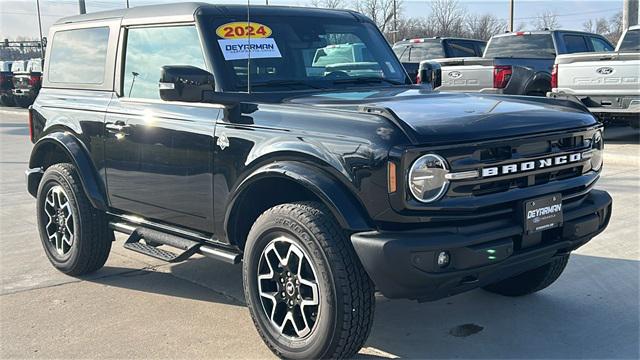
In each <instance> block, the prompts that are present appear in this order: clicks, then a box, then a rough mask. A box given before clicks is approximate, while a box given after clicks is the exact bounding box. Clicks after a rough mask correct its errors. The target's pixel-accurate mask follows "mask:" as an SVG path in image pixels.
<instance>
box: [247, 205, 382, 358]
mask: <svg viewBox="0 0 640 360" xmlns="http://www.w3.org/2000/svg"><path fill="white" fill-rule="evenodd" d="M242 270H243V280H244V293H245V299H246V301H247V305H248V307H249V310H250V312H251V317H252V319H253V322H254V324H255V325H256V328H257V329H258V333H259V334H260V336H261V337H262V339H263V340H264V341H265V343H266V344H267V346H269V348H270V349H271V351H273V352H274V353H275V354H276V355H277V356H279V357H281V358H286V359H318V358H331V359H333V358H349V357H352V356H353V355H354V354H355V353H356V352H357V351H358V350H359V349H360V348H361V347H362V345H363V344H364V342H365V340H366V339H367V337H368V336H369V331H370V330H371V324H372V321H373V314H374V307H375V301H374V300H375V299H374V288H373V284H372V282H371V280H370V279H369V277H368V275H367V273H366V272H365V271H364V269H363V267H362V265H361V264H360V260H359V259H358V257H357V255H356V253H355V251H354V250H353V248H352V247H351V245H350V242H349V239H348V238H347V236H346V234H345V233H344V231H343V230H342V229H341V228H340V226H338V224H337V222H336V220H335V219H334V218H333V216H332V215H331V213H330V211H329V210H328V209H327V208H326V207H325V206H323V205H321V204H319V203H316V202H296V203H290V204H283V205H278V206H275V207H273V208H271V209H269V210H267V211H265V212H264V213H263V214H262V215H261V216H260V217H259V218H258V220H256V222H255V223H254V225H253V227H252V228H251V231H250V232H249V236H248V237H247V245H246V248H245V255H244V263H243V268H242Z"/></svg>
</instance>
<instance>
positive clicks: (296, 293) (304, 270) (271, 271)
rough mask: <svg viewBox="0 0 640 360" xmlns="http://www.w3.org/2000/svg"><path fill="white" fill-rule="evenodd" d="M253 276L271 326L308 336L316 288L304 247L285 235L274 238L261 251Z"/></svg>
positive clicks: (316, 305) (296, 335) (285, 332)
mask: <svg viewBox="0 0 640 360" xmlns="http://www.w3.org/2000/svg"><path fill="white" fill-rule="evenodd" d="M257 280H258V281H257V283H258V295H259V298H260V301H261V303H262V308H263V310H264V312H265V315H266V316H267V318H268V319H269V321H270V322H271V324H272V325H273V327H274V328H275V329H277V330H278V331H279V332H280V334H282V335H284V336H287V337H292V338H304V337H306V336H308V335H309V334H310V333H311V332H312V331H313V328H314V325H315V323H316V319H315V314H316V313H317V312H318V308H319V305H320V301H319V294H320V289H319V286H318V284H317V276H316V272H315V269H314V266H313V264H312V263H311V262H310V259H309V257H308V256H307V255H306V253H305V252H304V250H302V248H301V247H300V246H299V245H298V244H297V243H296V242H294V241H293V240H291V239H290V238H288V237H286V236H280V237H277V238H275V239H274V240H272V241H271V242H270V243H269V244H268V245H267V246H266V247H265V248H264V250H263V251H262V254H261V257H260V260H259V263H258V274H257ZM303 290H304V291H303ZM310 315H311V316H310Z"/></svg>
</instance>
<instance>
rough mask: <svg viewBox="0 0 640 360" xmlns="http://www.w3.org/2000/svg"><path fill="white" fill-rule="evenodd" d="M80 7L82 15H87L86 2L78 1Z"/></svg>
mask: <svg viewBox="0 0 640 360" xmlns="http://www.w3.org/2000/svg"><path fill="white" fill-rule="evenodd" d="M78 7H79V8H80V14H86V13H87V6H86V5H85V4H84V0H78Z"/></svg>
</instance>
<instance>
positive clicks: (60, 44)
mask: <svg viewBox="0 0 640 360" xmlns="http://www.w3.org/2000/svg"><path fill="white" fill-rule="evenodd" d="M108 44H109V27H107V26H105V27H96V28H86V29H75V30H63V31H58V32H56V33H55V35H54V37H53V43H52V46H51V55H50V56H51V58H50V59H49V69H48V75H47V77H48V80H49V81H50V82H52V83H67V84H102V83H103V82H104V75H105V66H106V62H107V47H108Z"/></svg>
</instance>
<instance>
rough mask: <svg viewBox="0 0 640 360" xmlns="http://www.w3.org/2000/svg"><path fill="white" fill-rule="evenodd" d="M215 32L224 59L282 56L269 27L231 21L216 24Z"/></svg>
mask: <svg viewBox="0 0 640 360" xmlns="http://www.w3.org/2000/svg"><path fill="white" fill-rule="evenodd" d="M216 34H217V35H218V36H219V37H221V38H222V39H219V40H218V44H219V45H220V49H221V50H222V54H223V55H224V59H225V60H242V59H248V58H249V54H251V58H253V59H264V58H279V57H282V55H281V54H280V50H279V49H278V45H277V44H276V41H275V40H274V39H273V38H270V37H269V36H270V35H271V34H272V31H271V28H269V27H268V26H266V25H263V24H259V23H254V22H250V23H247V22H232V23H227V24H223V25H220V26H218V28H217V29H216Z"/></svg>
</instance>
